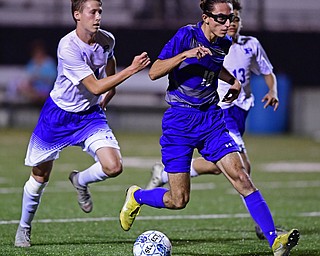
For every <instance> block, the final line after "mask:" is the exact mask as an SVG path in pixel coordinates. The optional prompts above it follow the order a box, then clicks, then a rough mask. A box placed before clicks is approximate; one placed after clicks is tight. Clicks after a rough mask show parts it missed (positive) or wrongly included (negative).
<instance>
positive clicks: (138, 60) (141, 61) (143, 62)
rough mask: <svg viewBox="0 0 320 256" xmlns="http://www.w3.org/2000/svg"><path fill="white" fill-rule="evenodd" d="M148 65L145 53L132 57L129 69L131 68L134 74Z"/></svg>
mask: <svg viewBox="0 0 320 256" xmlns="http://www.w3.org/2000/svg"><path fill="white" fill-rule="evenodd" d="M149 64H150V58H149V56H148V54H147V53H146V52H143V53H141V54H140V55H138V56H135V57H134V59H133V61H132V63H131V68H133V70H134V72H135V73H136V72H139V71H141V70H142V69H144V68H146V67H147V66H148V65H149Z"/></svg>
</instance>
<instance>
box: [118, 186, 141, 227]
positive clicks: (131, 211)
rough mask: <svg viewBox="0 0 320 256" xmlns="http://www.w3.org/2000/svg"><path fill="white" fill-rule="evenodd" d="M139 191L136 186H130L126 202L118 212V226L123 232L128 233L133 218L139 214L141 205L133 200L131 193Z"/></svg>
mask: <svg viewBox="0 0 320 256" xmlns="http://www.w3.org/2000/svg"><path fill="white" fill-rule="evenodd" d="M139 189H141V188H140V187H138V186H135V185H133V186H131V187H130V188H128V189H127V194H126V200H125V202H124V205H123V207H122V209H121V211H120V225H121V228H122V229H123V230H124V231H128V230H129V229H130V228H131V226H132V224H133V222H134V220H135V218H136V217H137V215H138V214H139V212H140V208H141V205H140V204H139V203H138V202H137V201H136V200H135V199H134V196H133V193H134V192H135V191H137V190H139Z"/></svg>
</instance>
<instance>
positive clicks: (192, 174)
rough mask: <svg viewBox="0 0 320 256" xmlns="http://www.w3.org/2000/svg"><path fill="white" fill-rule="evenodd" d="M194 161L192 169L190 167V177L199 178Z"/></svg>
mask: <svg viewBox="0 0 320 256" xmlns="http://www.w3.org/2000/svg"><path fill="white" fill-rule="evenodd" d="M193 161H194V160H193V159H192V161H191V167H190V177H197V176H199V173H197V171H196V170H195V169H194V168H193Z"/></svg>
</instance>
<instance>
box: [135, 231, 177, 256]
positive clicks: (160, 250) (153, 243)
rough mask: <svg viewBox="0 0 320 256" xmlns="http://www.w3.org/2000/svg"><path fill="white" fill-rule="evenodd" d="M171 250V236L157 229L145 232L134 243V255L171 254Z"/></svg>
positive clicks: (169, 255)
mask: <svg viewBox="0 0 320 256" xmlns="http://www.w3.org/2000/svg"><path fill="white" fill-rule="evenodd" d="M171 250H172V245H171V242H170V240H169V238H168V237H167V236H166V235H165V234H163V233H162V232H160V231H157V230H149V231H145V232H143V233H142V234H141V235H140V236H138V238H137V239H136V241H135V242H134V245H133V255H134V256H171Z"/></svg>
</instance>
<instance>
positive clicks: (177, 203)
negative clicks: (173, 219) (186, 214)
mask: <svg viewBox="0 0 320 256" xmlns="http://www.w3.org/2000/svg"><path fill="white" fill-rule="evenodd" d="M188 202H189V196H185V197H180V198H176V199H173V207H174V209H177V210H180V209H184V208H185V207H186V206H187V204H188Z"/></svg>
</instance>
